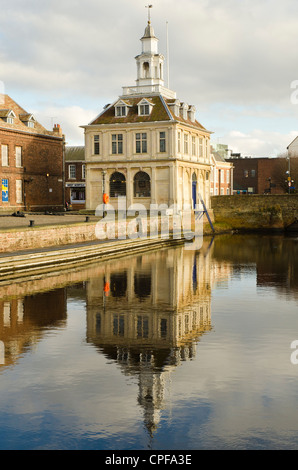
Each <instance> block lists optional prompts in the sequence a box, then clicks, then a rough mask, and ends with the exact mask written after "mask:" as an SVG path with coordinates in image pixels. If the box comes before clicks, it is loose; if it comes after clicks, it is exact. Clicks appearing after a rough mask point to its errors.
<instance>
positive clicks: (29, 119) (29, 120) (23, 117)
mask: <svg viewBox="0 0 298 470" xmlns="http://www.w3.org/2000/svg"><path fill="white" fill-rule="evenodd" d="M19 118H20V121H22V123H23V124H25V126H27V127H31V129H32V128H34V127H35V122H36V119H35V118H34V116H33V115H32V114H20V116H19Z"/></svg>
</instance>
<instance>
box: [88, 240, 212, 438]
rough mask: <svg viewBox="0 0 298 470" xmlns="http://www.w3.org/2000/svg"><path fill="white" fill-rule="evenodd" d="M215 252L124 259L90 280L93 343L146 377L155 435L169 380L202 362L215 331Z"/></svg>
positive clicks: (147, 414)
mask: <svg viewBox="0 0 298 470" xmlns="http://www.w3.org/2000/svg"><path fill="white" fill-rule="evenodd" d="M210 303H211V285H210V251H209V250H208V243H206V246H204V247H203V249H202V250H200V251H198V252H194V251H190V250H185V249H184V248H181V247H180V248H172V249H167V250H161V251H158V252H155V253H148V254H142V255H140V256H137V257H134V258H124V259H120V260H117V261H114V262H113V263H110V264H108V265H107V266H106V270H105V273H104V276H102V277H99V278H93V279H91V280H89V282H88V283H87V341H88V342H89V343H91V344H93V345H95V346H96V347H97V348H98V350H99V351H100V352H101V353H103V354H104V355H105V356H106V357H107V358H109V359H112V360H114V361H115V362H117V364H118V365H119V366H120V368H121V370H122V372H123V373H124V374H125V375H129V376H135V377H137V378H138V386H139V395H138V403H139V405H140V406H142V408H143V412H144V421H145V425H146V428H147V429H148V431H149V433H150V435H151V436H152V435H153V433H154V431H155V429H156V428H157V426H158V423H159V420H160V413H161V410H162V408H163V402H164V394H165V387H166V381H167V378H168V377H169V375H170V374H171V372H172V371H173V369H174V368H175V367H177V366H178V365H179V364H181V363H182V361H184V360H188V359H192V358H194V356H195V354H196V344H197V342H198V341H199V339H200V337H201V335H202V334H204V333H205V332H207V331H209V330H210V329H211V311H210Z"/></svg>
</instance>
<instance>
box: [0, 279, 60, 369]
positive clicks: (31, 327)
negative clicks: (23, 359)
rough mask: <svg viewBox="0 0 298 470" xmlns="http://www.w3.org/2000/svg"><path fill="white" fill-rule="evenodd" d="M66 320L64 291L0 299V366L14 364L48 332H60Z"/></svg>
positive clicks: (58, 290)
mask: <svg viewBox="0 0 298 470" xmlns="http://www.w3.org/2000/svg"><path fill="white" fill-rule="evenodd" d="M65 319H66V289H65V288H61V289H57V290H53V291H50V292H44V293H39V294H35V295H27V296H26V297H12V296H9V297H6V298H5V297H4V298H2V299H1V298H0V366H4V365H5V366H10V365H12V364H14V363H15V362H16V360H17V359H18V358H19V357H20V356H21V355H22V354H24V353H25V352H27V351H29V350H30V349H32V347H33V346H34V344H36V343H37V342H38V341H40V339H41V338H42V335H43V331H44V330H45V329H48V328H51V329H53V328H58V327H59V328H61V327H62V326H64V325H65ZM0 369H1V368H0Z"/></svg>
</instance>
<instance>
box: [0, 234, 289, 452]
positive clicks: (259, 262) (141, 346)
mask: <svg viewBox="0 0 298 470" xmlns="http://www.w3.org/2000/svg"><path fill="white" fill-rule="evenodd" d="M189 248H190V247H189V246H187V247H184V246H180V247H171V248H168V249H162V250H159V251H154V252H147V253H143V254H138V255H136V256H130V257H125V258H118V259H115V260H113V261H106V262H97V263H94V264H93V265H90V266H88V267H87V268H86V267H84V268H82V269H81V270H80V269H76V270H72V271H65V272H63V273H61V274H60V275H59V274H57V273H52V274H51V273H49V274H48V276H43V277H42V276H40V277H38V276H37V277H35V279H30V278H28V279H26V280H23V281H20V282H17V283H9V284H4V283H0V436H1V439H0V449H2V450H3V449H34V450H36V449H65V450H67V449H83V450H89V449H90V450H91V449H98V450H143V449H144V450H146V449H156V450H169V449H172V450H175V449H185V450H196V449H206V450H208V449H297V448H298V364H296V362H298V361H297V358H298V354H297V355H296V353H295V351H296V349H295V348H298V345H297V346H296V344H293V341H295V340H298V308H297V307H298V264H297V259H298V238H296V237H291V238H290V237H289V238H287V237H283V236H278V235H276V236H266V235H264V236H259V235H258V236H257V235H252V236H247V235H246V236H241V235H233V236H230V235H227V236H222V237H216V238H215V239H214V240H211V239H209V238H206V239H204V244H203V247H202V248H201V249H200V250H199V251H194V250H192V249H189ZM297 344H298V343H297ZM291 346H292V347H291Z"/></svg>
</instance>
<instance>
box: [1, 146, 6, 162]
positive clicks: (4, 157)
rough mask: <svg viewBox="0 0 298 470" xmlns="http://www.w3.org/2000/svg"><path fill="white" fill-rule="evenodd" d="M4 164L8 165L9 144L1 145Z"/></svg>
mask: <svg viewBox="0 0 298 470" xmlns="http://www.w3.org/2000/svg"><path fill="white" fill-rule="evenodd" d="M1 162H2V166H8V145H1Z"/></svg>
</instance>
